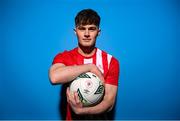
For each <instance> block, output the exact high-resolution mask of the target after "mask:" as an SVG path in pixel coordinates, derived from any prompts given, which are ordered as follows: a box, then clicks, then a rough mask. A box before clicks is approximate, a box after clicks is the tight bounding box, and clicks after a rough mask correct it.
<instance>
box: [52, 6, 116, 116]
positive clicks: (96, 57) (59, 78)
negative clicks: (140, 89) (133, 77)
mask: <svg viewBox="0 0 180 121" xmlns="http://www.w3.org/2000/svg"><path fill="white" fill-rule="evenodd" d="M99 24H100V17H99V15H98V14H97V13H96V12H95V11H94V10H92V9H84V10H82V11H80V12H79V13H78V14H77V16H76V17H75V25H76V27H75V29H74V32H75V34H76V35H77V39H78V47H76V48H74V49H72V50H70V51H64V52H62V53H59V54H57V55H56V56H55V58H54V60H53V65H52V66H51V68H50V70H49V77H50V80H51V82H52V83H53V84H63V85H68V84H69V83H70V82H71V81H72V80H73V79H74V78H76V77H77V76H78V75H80V74H81V73H85V72H92V73H95V74H96V75H97V76H98V77H99V78H100V79H101V80H102V81H103V83H104V86H105V94H104V97H103V100H102V101H101V102H100V103H99V104H97V105H95V106H93V107H83V106H82V104H81V102H80V101H79V98H78V95H77V92H75V93H74V94H70V92H69V88H68V86H65V88H63V89H65V90H66V97H67V106H66V110H65V111H66V120H73V119H75V120H81V119H87V120H90V119H109V118H108V117H107V115H108V112H109V111H111V110H112V108H113V106H114V104H115V100H116V93H117V86H118V78H119V63H118V60H117V59H115V58H114V57H113V56H112V55H110V54H108V53H106V52H105V51H102V50H100V49H99V48H97V47H96V46H95V45H96V38H97V36H98V35H99V34H100V28H99ZM62 110H63V109H62Z"/></svg>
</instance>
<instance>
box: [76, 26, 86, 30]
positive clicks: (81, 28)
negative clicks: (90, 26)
mask: <svg viewBox="0 0 180 121" xmlns="http://www.w3.org/2000/svg"><path fill="white" fill-rule="evenodd" d="M78 29H79V30H86V28H85V27H82V26H80V27H78Z"/></svg>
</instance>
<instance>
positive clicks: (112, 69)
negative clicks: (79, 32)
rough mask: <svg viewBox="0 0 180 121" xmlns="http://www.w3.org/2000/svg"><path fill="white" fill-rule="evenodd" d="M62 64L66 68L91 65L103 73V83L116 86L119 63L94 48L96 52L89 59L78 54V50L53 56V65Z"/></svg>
mask: <svg viewBox="0 0 180 121" xmlns="http://www.w3.org/2000/svg"><path fill="white" fill-rule="evenodd" d="M55 63H63V64H64V65H66V66H72V65H82V64H88V63H93V64H95V65H96V66H97V67H98V68H99V69H100V70H101V72H102V73H103V75H104V79H105V83H108V84H112V85H118V76H119V62H118V60H117V59H115V58H114V57H113V56H112V55H110V54H108V53H106V52H104V51H102V50H100V49H98V48H96V52H95V54H94V55H92V56H91V57H84V56H82V55H81V54H80V53H79V52H78V48H74V49H73V50H70V51H64V52H63V53H59V54H57V55H56V56H55V58H54V60H53V64H55Z"/></svg>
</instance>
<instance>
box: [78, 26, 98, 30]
mask: <svg viewBox="0 0 180 121" xmlns="http://www.w3.org/2000/svg"><path fill="white" fill-rule="evenodd" d="M77 28H78V29H86V28H87V29H89V30H95V29H97V27H96V26H90V27H84V26H78V27H77Z"/></svg>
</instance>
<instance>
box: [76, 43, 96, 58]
mask: <svg viewBox="0 0 180 121" xmlns="http://www.w3.org/2000/svg"><path fill="white" fill-rule="evenodd" d="M78 52H79V53H80V54H81V55H83V56H85V57H90V56H92V55H94V53H95V52H96V48H95V46H92V47H82V46H80V45H79V47H78Z"/></svg>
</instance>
